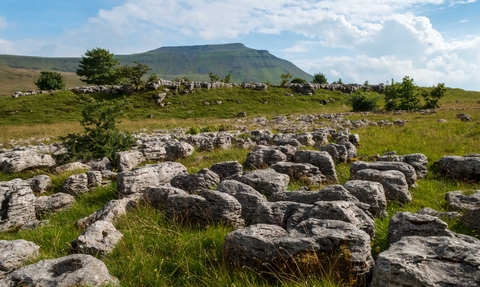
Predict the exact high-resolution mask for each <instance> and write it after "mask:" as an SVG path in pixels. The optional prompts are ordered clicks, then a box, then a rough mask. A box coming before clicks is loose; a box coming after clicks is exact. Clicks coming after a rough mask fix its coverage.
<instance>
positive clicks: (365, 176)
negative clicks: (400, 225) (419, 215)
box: [350, 169, 412, 203]
mask: <svg viewBox="0 0 480 287" xmlns="http://www.w3.org/2000/svg"><path fill="white" fill-rule="evenodd" d="M350 179H352V180H354V179H357V180H367V181H375V182H379V183H380V184H381V185H382V186H383V189H384V190H385V197H386V198H387V200H388V201H397V202H400V203H406V202H410V201H411V200H412V195H411V194H410V191H409V190H408V183H407V180H406V178H405V175H404V174H403V173H402V172H400V171H398V170H386V171H379V170H376V169H362V170H359V171H357V172H356V173H355V174H354V175H353V176H351V177H350Z"/></svg>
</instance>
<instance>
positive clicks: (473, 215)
mask: <svg viewBox="0 0 480 287" xmlns="http://www.w3.org/2000/svg"><path fill="white" fill-rule="evenodd" d="M445 199H446V200H447V202H448V205H449V206H450V207H452V208H454V209H455V210H458V211H461V212H462V213H463V214H462V216H461V217H460V221H462V222H463V223H465V224H466V225H468V226H470V227H471V228H472V229H474V230H480V220H479V218H480V190H477V191H476V192H475V193H473V194H469V195H464V194H463V193H462V192H461V191H451V192H447V194H446V195H445Z"/></svg>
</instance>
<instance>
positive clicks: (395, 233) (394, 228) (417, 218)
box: [388, 212, 454, 244]
mask: <svg viewBox="0 0 480 287" xmlns="http://www.w3.org/2000/svg"><path fill="white" fill-rule="evenodd" d="M447 227H448V226H447V224H446V223H445V222H443V221H442V220H440V219H439V218H438V217H435V216H431V215H427V214H419V213H410V212H397V213H396V214H395V215H394V216H393V217H392V219H391V220H390V224H389V226H388V243H389V244H393V243H395V242H397V241H399V240H400V239H402V237H404V236H425V237H428V236H448V237H453V236H454V233H453V232H451V231H450V230H448V229H447Z"/></svg>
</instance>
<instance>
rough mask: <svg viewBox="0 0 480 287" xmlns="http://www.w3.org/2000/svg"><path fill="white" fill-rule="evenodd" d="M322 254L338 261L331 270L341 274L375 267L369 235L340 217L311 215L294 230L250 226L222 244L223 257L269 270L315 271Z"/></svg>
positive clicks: (245, 265) (227, 237)
mask: <svg viewBox="0 0 480 287" xmlns="http://www.w3.org/2000/svg"><path fill="white" fill-rule="evenodd" d="M341 250H343V252H342V251H341ZM345 250H348V256H346V254H347V253H346V252H344V251H345ZM320 254H321V255H322V256H324V257H323V258H331V259H332V260H336V262H339V264H338V265H335V266H332V268H333V269H334V270H332V271H333V273H338V272H340V273H341V275H340V276H342V275H346V276H355V277H356V276H362V275H365V274H366V273H368V272H369V270H370V269H371V268H372V266H373V259H372V256H371V252H370V237H369V236H368V235H367V234H366V233H365V232H363V231H361V230H359V229H358V228H357V227H355V226H354V225H353V224H350V223H346V222H342V221H337V220H319V219H313V218H311V219H308V220H305V221H303V222H301V223H300V224H298V225H296V226H295V227H294V228H293V229H291V230H285V229H283V228H282V227H280V226H276V225H271V224H256V225H251V226H249V227H246V228H242V229H238V230H235V231H233V232H231V233H230V234H228V235H227V236H226V238H225V242H224V244H223V256H224V258H225V259H226V260H227V262H229V263H230V264H232V265H234V266H237V267H246V268H253V269H256V270H265V271H267V270H268V271H269V272H276V271H280V272H288V273H292V272H293V273H294V272H295V270H311V271H312V272H313V271H314V270H318V268H319V266H322V265H323V264H322V261H321V260H322V259H321V258H320V256H318V255H320ZM317 256H318V257H317ZM306 258H310V259H312V258H314V260H306ZM340 262H341V263H340ZM282 266H284V267H282ZM285 267H286V268H285ZM309 274H311V273H310V272H309ZM348 274H349V275H348ZM343 279H344V280H345V279H347V278H343Z"/></svg>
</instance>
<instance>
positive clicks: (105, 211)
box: [75, 197, 137, 229]
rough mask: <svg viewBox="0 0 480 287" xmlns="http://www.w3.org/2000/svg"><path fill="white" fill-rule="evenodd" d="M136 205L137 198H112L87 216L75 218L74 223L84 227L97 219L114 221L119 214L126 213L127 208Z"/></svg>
mask: <svg viewBox="0 0 480 287" xmlns="http://www.w3.org/2000/svg"><path fill="white" fill-rule="evenodd" d="M136 206H137V200H136V199H135V198H128V197H127V198H122V199H112V200H110V201H109V202H107V203H106V204H105V205H104V206H103V207H102V208H101V209H99V210H97V211H95V212H94V213H92V214H90V215H89V216H86V217H84V218H81V219H79V220H77V221H76V222H75V224H76V225H77V226H78V227H79V228H81V229H85V228H87V227H88V226H90V225H92V224H93V223H95V222H97V221H99V220H103V221H107V222H110V223H115V221H116V220H117V219H118V218H119V217H120V216H122V215H125V214H127V211H128V210H130V209H132V208H135V207H136Z"/></svg>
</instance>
